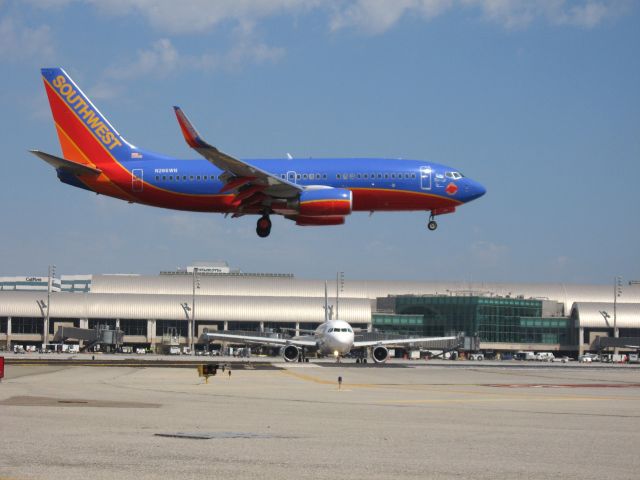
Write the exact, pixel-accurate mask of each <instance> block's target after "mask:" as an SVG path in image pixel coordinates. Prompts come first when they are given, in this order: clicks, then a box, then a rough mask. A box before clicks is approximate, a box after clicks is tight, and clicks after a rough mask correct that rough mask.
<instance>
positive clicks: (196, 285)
mask: <svg viewBox="0 0 640 480" xmlns="http://www.w3.org/2000/svg"><path fill="white" fill-rule="evenodd" d="M192 280H193V281H192V287H193V290H192V293H191V328H190V336H191V355H195V354H196V350H195V329H196V288H200V279H199V278H198V267H193V275H192Z"/></svg>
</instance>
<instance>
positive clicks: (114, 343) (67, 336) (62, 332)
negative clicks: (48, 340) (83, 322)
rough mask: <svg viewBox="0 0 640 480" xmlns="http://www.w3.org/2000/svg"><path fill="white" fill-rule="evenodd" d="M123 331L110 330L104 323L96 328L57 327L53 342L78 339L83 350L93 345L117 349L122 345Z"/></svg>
mask: <svg viewBox="0 0 640 480" xmlns="http://www.w3.org/2000/svg"><path fill="white" fill-rule="evenodd" d="M123 337H124V332H123V331H122V330H110V329H109V328H108V327H107V326H106V325H98V326H97V327H96V328H77V327H63V326H61V327H58V330H57V331H56V333H55V335H54V337H53V342H54V343H64V342H65V341H67V340H78V341H81V342H83V343H84V347H83V348H82V350H83V351H86V350H87V349H89V348H91V347H93V346H95V345H101V346H107V348H109V349H114V350H115V349H117V348H118V347H119V346H120V345H122V341H123Z"/></svg>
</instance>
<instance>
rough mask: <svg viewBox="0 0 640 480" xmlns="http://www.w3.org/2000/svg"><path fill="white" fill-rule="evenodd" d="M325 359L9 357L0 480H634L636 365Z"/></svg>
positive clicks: (639, 468)
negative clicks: (240, 365)
mask: <svg viewBox="0 0 640 480" xmlns="http://www.w3.org/2000/svg"><path fill="white" fill-rule="evenodd" d="M328 366H329V365H325V366H323V365H316V364H313V363H311V364H289V365H285V364H281V363H280V364H277V365H276V367H277V368H274V369H256V370H252V369H250V368H249V369H233V370H232V371H231V375H230V376H229V375H228V371H225V372H224V373H222V372H221V371H219V372H218V374H217V375H216V376H215V377H211V378H210V379H209V383H208V384H207V383H205V382H204V380H203V379H201V378H199V377H198V376H197V372H196V369H195V368H192V369H191V368H144V367H112V366H111V367H95V366H65V365H7V367H6V369H7V371H6V375H7V378H5V379H4V380H3V381H2V383H0V433H1V434H0V479H7V478H11V479H27V478H38V479H40V478H45V479H49V478H51V479H59V478H66V479H76V478H77V479H87V478H91V479H103V478H104V479H107V478H109V479H113V478H117V479H129V478H132V479H134V478H135V479H147V478H149V479H151V478H153V479H157V478H172V479H173V478H180V479H191V478H205V477H208V478H224V479H228V478H243V479H246V478H260V479H262V478H292V479H293V478H295V479H311V478H314V479H315V478H364V479H382V478H385V479H389V478H435V479H448V478H472V479H495V478H518V479H547V478H562V479H580V480H586V479H596V478H597V479H599V480H600V479H602V478H616V479H632V478H633V479H636V478H638V472H640V456H638V455H637V450H638V445H639V442H640V408H639V400H640V369H638V368H615V366H611V368H589V366H585V367H584V368H536V367H535V366H531V367H528V368H508V367H503V366H500V365H486V364H484V365H482V366H480V365H475V364H473V363H471V362H464V363H462V364H461V363H460V362H456V368H449V367H447V364H446V363H445V362H443V363H442V364H441V365H438V364H433V363H431V364H429V365H424V364H404V365H403V366H404V367H406V368H386V367H371V368H354V365H352V364H343V365H340V366H335V365H331V368H327V367H328ZM338 377H342V384H341V385H339V384H338Z"/></svg>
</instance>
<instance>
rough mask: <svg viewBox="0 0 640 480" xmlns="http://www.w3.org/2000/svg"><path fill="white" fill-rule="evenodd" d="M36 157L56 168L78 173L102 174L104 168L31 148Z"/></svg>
mask: <svg viewBox="0 0 640 480" xmlns="http://www.w3.org/2000/svg"><path fill="white" fill-rule="evenodd" d="M29 151H30V152H31V153H33V154H34V155H35V156H36V157H38V158H40V159H42V160H44V161H45V162H47V163H48V164H49V165H51V166H52V167H53V168H55V169H56V170H59V169H62V170H65V171H67V172H70V173H75V174H76V175H100V174H101V173H102V170H99V169H97V168H93V167H90V166H88V165H83V164H82V163H77V162H72V161H71V160H66V159H64V158H60V157H56V156H55V155H51V154H50V153H45V152H41V151H40V150H29Z"/></svg>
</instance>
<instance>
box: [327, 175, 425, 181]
mask: <svg viewBox="0 0 640 480" xmlns="http://www.w3.org/2000/svg"><path fill="white" fill-rule="evenodd" d="M369 178H370V179H371V180H374V179H376V178H379V179H382V178H385V179H389V178H393V179H396V178H397V179H401V178H407V179H408V178H416V174H415V173H404V174H402V173H371V174H368V173H342V174H341V173H338V174H336V179H338V180H340V179H343V180H347V179H349V180H354V179H365V180H368V179H369Z"/></svg>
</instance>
